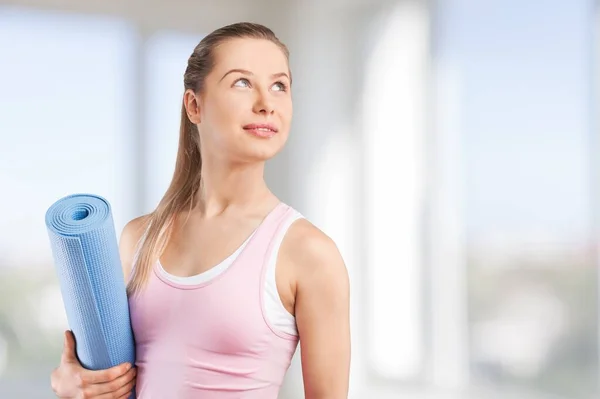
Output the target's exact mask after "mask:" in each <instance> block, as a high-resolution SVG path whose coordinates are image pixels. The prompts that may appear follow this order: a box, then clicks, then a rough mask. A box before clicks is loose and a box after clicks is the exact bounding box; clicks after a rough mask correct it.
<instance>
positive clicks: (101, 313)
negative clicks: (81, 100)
mask: <svg viewBox="0 0 600 399" xmlns="http://www.w3.org/2000/svg"><path fill="white" fill-rule="evenodd" d="M46 227H47V230H48V234H49V237H50V245H51V247H52V253H53V257H54V264H55V267H56V271H57V274H58V279H59V281H60V287H61V292H62V297H63V302H64V306H65V310H66V314H67V319H68V322H69V326H70V329H71V330H72V331H73V334H74V335H75V341H76V352H77V357H78V358H79V361H80V363H81V365H82V366H83V367H85V368H87V369H90V370H103V369H107V368H110V367H113V366H116V365H118V364H121V363H125V362H130V363H131V364H134V362H135V344H134V337H133V332H132V329H131V322H130V317H129V304H128V301H127V294H126V291H125V282H124V277H123V269H122V268H121V260H120V257H119V245H118V242H117V236H116V234H115V227H114V222H113V218H112V213H111V206H110V204H109V203H108V201H106V200H105V199H104V198H102V197H100V196H97V195H90V194H74V195H70V196H67V197H64V198H62V199H60V200H58V201H57V202H55V203H54V204H53V205H52V206H50V208H49V209H48V211H47V212H46ZM132 397H133V394H132Z"/></svg>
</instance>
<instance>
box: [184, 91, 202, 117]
mask: <svg viewBox="0 0 600 399" xmlns="http://www.w3.org/2000/svg"><path fill="white" fill-rule="evenodd" d="M183 103H184V104H185V110H186V112H187V115H188V118H190V121H191V122H192V123H193V124H194V125H197V124H198V123H200V98H199V96H197V95H196V93H194V91H193V90H190V89H187V90H186V91H185V93H183Z"/></svg>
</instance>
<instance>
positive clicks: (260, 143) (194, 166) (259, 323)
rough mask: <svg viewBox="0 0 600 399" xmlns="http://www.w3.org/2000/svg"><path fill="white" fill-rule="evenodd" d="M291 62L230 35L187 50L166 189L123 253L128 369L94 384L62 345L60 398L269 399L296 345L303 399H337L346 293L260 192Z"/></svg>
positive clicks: (285, 105)
mask: <svg viewBox="0 0 600 399" xmlns="http://www.w3.org/2000/svg"><path fill="white" fill-rule="evenodd" d="M291 84H292V79H291V73H290V70H289V64H288V50H287V48H286V46H285V45H284V44H282V43H281V42H280V41H279V40H278V39H277V37H276V36H275V35H274V34H273V32H272V31H271V30H269V29H268V28H266V27H264V26H261V25H258V24H251V23H239V24H234V25H229V26H226V27H223V28H221V29H218V30H216V31H214V32H212V33H211V34H209V35H208V36H206V37H205V38H204V39H203V40H202V41H201V42H200V43H199V44H198V46H197V47H196V48H195V49H194V51H193V54H192V55H191V56H190V58H189V60H188V65H187V69H186V70H185V75H184V87H185V93H184V95H183V105H182V111H181V129H180V134H179V150H178V153H177V161H176V166H175V173H174V176H173V180H172V182H171V185H170V187H169V188H168V190H167V192H166V193H165V195H164V197H163V199H162V201H161V202H160V203H159V205H158V206H157V208H156V209H155V210H154V211H153V212H152V213H150V214H148V215H145V216H142V217H139V218H137V219H134V220H132V221H131V222H129V223H128V224H127V225H126V226H125V228H124V230H123V232H122V235H121V240H120V251H121V257H122V264H123V268H124V274H125V278H126V281H127V291H128V295H129V305H130V314H131V321H132V327H133V331H134V336H135V340H136V352H137V360H136V363H135V365H133V367H131V366H128V365H119V366H116V367H113V368H111V369H108V370H101V371H91V370H85V369H83V368H82V367H81V365H80V364H79V362H78V361H77V358H76V356H75V341H74V337H73V335H72V334H71V332H69V331H67V332H66V336H65V348H64V352H63V355H62V358H61V363H60V365H59V367H57V368H56V369H55V370H54V371H53V373H52V378H51V380H52V388H53V390H54V392H55V393H56V394H57V396H59V397H61V398H126V397H127V395H128V392H130V390H131V389H132V388H133V386H134V385H135V389H136V392H137V397H138V398H142V399H153V398H158V399H179V398H202V399H211V398H216V399H227V398H232V399H233V398H236V399H238V398H247V399H275V398H276V397H277V394H278V391H279V388H280V386H281V383H282V380H283V378H284V375H285V372H286V371H287V369H288V367H289V365H290V361H291V358H292V355H293V354H294V352H295V350H296V348H297V344H298V342H300V347H301V360H302V372H303V379H304V389H305V397H306V398H310V399H317V398H323V399H325V398H327V399H341V398H346V397H347V394H348V378H349V365H350V327H349V283H348V275H347V272H346V267H345V265H344V262H343V260H342V257H341V256H340V253H339V251H338V249H337V247H336V245H335V243H334V242H333V241H332V240H331V239H330V238H329V237H328V236H326V235H325V234H324V233H323V232H321V231H320V230H319V229H317V228H316V227H315V226H314V225H312V224H311V223H310V222H309V221H307V220H306V219H305V218H304V217H302V215H301V214H300V213H299V212H297V211H296V210H294V209H293V208H292V207H291V206H289V205H287V204H285V203H283V202H281V201H280V200H279V199H278V198H277V197H276V196H275V195H274V194H273V193H272V192H271V191H270V190H269V188H268V187H267V185H266V184H265V181H264V177H263V172H264V167H265V162H266V161H267V160H268V159H270V158H272V157H273V156H275V155H276V154H277V153H278V152H279V151H280V150H281V149H282V148H283V146H284V144H285V143H286V141H287V138H288V134H289V130H290V122H291V119H292V97H291Z"/></svg>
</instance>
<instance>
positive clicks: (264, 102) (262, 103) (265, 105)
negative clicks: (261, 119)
mask: <svg viewBox="0 0 600 399" xmlns="http://www.w3.org/2000/svg"><path fill="white" fill-rule="evenodd" d="M253 111H254V112H255V113H257V114H263V115H270V114H272V113H273V112H275V107H274V105H273V100H272V99H271V98H269V94H268V93H264V92H263V91H260V92H258V93H257V96H256V100H255V101H254V107H253Z"/></svg>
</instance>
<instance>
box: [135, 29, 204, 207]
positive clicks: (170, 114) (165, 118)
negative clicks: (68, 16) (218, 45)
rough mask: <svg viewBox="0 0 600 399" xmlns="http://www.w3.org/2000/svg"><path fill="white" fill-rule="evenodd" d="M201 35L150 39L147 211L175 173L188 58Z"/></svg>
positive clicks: (169, 34)
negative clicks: (184, 76)
mask: <svg viewBox="0 0 600 399" xmlns="http://www.w3.org/2000/svg"><path fill="white" fill-rule="evenodd" d="M201 39H202V37H198V36H195V35H185V34H183V33H173V32H158V33H156V34H154V35H152V37H150V38H149V39H148V41H147V43H146V50H145V63H144V67H145V68H146V80H145V82H144V83H145V90H146V93H147V96H146V104H145V106H146V108H145V120H146V123H147V129H146V137H145V140H144V143H145V146H146V147H145V151H146V163H145V167H144V171H145V173H146V176H145V180H146V181H147V182H148V186H147V187H146V193H145V195H144V198H145V201H144V204H143V206H144V211H145V212H148V211H151V210H152V209H154V207H156V205H157V204H158V202H159V201H160V199H161V198H162V196H163V194H164V193H165V191H166V190H167V188H168V186H169V183H170V182H171V178H172V177H173V171H174V170H175V159H176V156H177V145H178V141H179V124H180V120H181V104H182V99H183V74H184V72H185V68H186V67H187V61H188V58H189V57H190V55H191V54H192V52H193V51H194V47H196V45H197V44H198V43H199V42H200V40H201Z"/></svg>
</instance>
